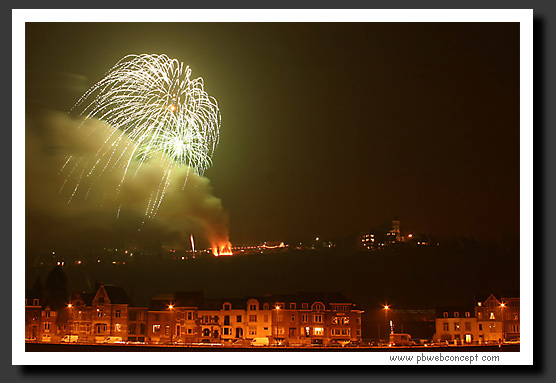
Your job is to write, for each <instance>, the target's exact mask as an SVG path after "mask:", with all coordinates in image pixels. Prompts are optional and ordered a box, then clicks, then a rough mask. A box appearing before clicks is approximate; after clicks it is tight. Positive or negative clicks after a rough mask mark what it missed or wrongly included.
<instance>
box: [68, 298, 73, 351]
mask: <svg viewBox="0 0 556 383" xmlns="http://www.w3.org/2000/svg"><path fill="white" fill-rule="evenodd" d="M72 308H73V305H72V304H71V303H68V309H69V321H68V322H69V323H68V325H69V334H68V335H69V336H70V339H69V340H70V342H71V327H72V325H73V318H72V315H71V314H72Z"/></svg>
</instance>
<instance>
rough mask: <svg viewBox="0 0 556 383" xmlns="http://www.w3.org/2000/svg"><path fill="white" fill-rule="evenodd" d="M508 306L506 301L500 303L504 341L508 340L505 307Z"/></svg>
mask: <svg viewBox="0 0 556 383" xmlns="http://www.w3.org/2000/svg"><path fill="white" fill-rule="evenodd" d="M505 307H506V304H505V303H503V302H502V303H500V315H502V343H504V342H505V341H506V328H505V327H504V308H505Z"/></svg>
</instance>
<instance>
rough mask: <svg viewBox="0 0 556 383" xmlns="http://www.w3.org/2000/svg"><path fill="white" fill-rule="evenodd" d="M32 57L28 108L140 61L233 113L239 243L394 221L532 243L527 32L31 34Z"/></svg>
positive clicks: (214, 173) (215, 28) (224, 144)
mask: <svg viewBox="0 0 556 383" xmlns="http://www.w3.org/2000/svg"><path fill="white" fill-rule="evenodd" d="M25 43H26V73H27V76H28V77H27V84H26V85H27V95H26V97H27V99H28V100H35V101H36V100H38V99H41V100H42V101H43V104H44V103H46V104H47V105H49V106H50V107H51V108H52V109H55V110H58V111H64V112H65V111H68V110H69V109H70V108H71V106H72V104H73V102H74V101H76V98H77V97H79V95H80V93H82V92H83V91H85V90H86V89H87V88H88V87H89V86H91V85H92V84H93V83H94V82H96V81H98V80H99V79H100V78H101V77H102V76H103V74H104V73H105V72H106V71H107V70H108V69H109V68H111V67H112V66H113V65H114V64H115V63H116V62H117V61H118V60H119V59H120V58H122V57H123V56H125V55H127V54H131V53H136V54H140V53H159V54H161V53H165V54H167V55H168V56H170V57H172V58H176V59H179V60H180V61H183V62H184V63H185V64H186V65H190V66H191V68H192V71H193V77H198V76H200V77H203V78H204V80H205V89H206V90H207V92H208V93H209V94H210V95H212V96H214V97H215V98H216V99H217V100H218V103H219V106H220V110H221V114H222V126H221V135H220V144H219V146H218V147H217V149H216V152H215V155H214V157H213V166H212V168H210V169H209V170H208V171H207V172H206V174H205V176H206V177H207V178H208V180H210V184H211V185H212V194H213V195H214V196H215V197H217V198H219V199H221V207H222V209H223V210H224V211H226V212H227V213H228V215H229V224H230V239H231V241H232V243H234V244H241V243H251V242H258V241H263V240H268V241H273V240H292V239H298V238H306V237H314V236H321V237H332V238H333V237H338V236H345V235H350V234H353V233H355V232H357V231H360V230H365V229H369V228H373V227H375V226H377V225H381V224H384V223H385V222H388V221H390V220H392V219H393V218H394V217H395V216H397V217H398V218H399V219H400V221H401V230H402V232H404V233H408V232H424V233H434V234H436V235H438V236H448V237H453V236H458V237H459V236H475V237H477V238H484V239H493V238H500V237H502V236H507V235H518V233H519V24H518V23H513V24H512V23H302V24H292V23H271V24H261V23H241V24H233V23H220V24H214V23H207V24H201V23H188V24H181V23H173V24H170V23H168V24H141V23H122V24H106V23H101V24H100V23H82V24H74V23H42V24H36V23H35V24H33V23H27V27H26V39H25ZM45 187H46V186H45ZM37 189H41V190H40V192H42V190H44V188H43V187H37ZM28 198H29V194H28ZM163 203H164V202H163ZM155 219H160V220H163V219H164V215H163V216H162V217H158V218H155Z"/></svg>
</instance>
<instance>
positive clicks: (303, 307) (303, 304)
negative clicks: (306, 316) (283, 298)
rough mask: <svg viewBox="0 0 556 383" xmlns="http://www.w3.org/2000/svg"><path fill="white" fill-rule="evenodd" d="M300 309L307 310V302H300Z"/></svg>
mask: <svg viewBox="0 0 556 383" xmlns="http://www.w3.org/2000/svg"><path fill="white" fill-rule="evenodd" d="M301 309H303V310H308V309H309V303H302V304H301Z"/></svg>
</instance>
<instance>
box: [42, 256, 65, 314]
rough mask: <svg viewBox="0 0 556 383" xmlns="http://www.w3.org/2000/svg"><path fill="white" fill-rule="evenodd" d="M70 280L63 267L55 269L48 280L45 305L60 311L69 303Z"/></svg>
mask: <svg viewBox="0 0 556 383" xmlns="http://www.w3.org/2000/svg"><path fill="white" fill-rule="evenodd" d="M67 287H68V279H67V277H66V273H65V272H64V269H63V268H62V267H61V266H56V267H54V268H53V269H52V270H51V271H50V273H49V274H48V277H47V278H46V286H45V290H46V291H45V304H49V305H50V306H51V307H52V308H54V309H58V308H60V307H63V306H65V305H66V303H67V299H68V289H67Z"/></svg>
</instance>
